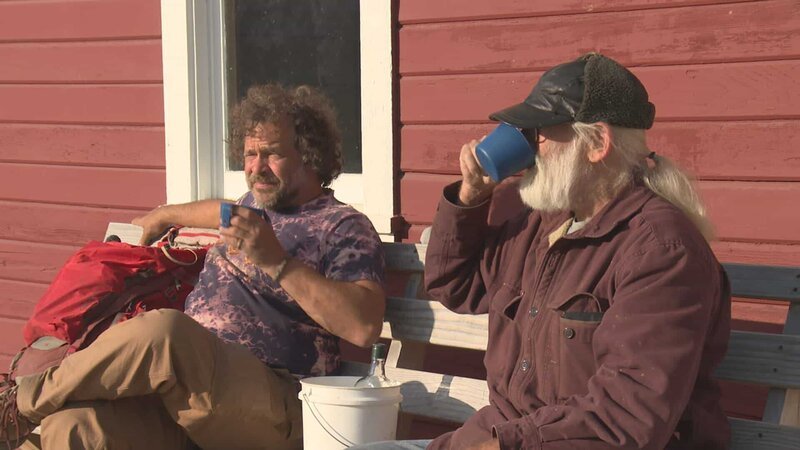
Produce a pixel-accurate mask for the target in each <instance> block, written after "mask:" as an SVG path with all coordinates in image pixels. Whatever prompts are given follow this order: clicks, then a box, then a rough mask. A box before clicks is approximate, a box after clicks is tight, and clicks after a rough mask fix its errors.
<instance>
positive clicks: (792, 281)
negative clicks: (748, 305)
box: [723, 263, 800, 302]
mask: <svg viewBox="0 0 800 450" xmlns="http://www.w3.org/2000/svg"><path fill="white" fill-rule="evenodd" d="M723 266H724V267H725V271H726V272H727V273H728V278H729V279H730V282H731V290H732V292H733V295H734V297H747V298H766V299H772V300H788V301H790V302H800V268H798V267H778V266H753V265H749V264H734V263H726V264H723Z"/></svg>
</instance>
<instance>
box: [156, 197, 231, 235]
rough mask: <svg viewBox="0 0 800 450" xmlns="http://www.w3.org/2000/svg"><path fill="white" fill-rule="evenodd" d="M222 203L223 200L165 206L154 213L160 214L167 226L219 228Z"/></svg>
mask: <svg viewBox="0 0 800 450" xmlns="http://www.w3.org/2000/svg"><path fill="white" fill-rule="evenodd" d="M220 203H221V200H199V201H196V202H191V203H182V204H179V205H164V206H161V207H159V208H157V209H156V210H154V212H157V214H159V216H160V218H161V220H162V222H163V223H165V224H177V225H184V226H187V227H200V228H218V227H219V204H220Z"/></svg>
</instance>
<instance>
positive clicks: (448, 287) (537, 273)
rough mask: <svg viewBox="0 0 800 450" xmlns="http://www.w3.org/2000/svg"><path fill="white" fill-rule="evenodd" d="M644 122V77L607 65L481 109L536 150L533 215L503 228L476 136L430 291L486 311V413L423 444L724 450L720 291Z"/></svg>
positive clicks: (687, 196)
mask: <svg viewBox="0 0 800 450" xmlns="http://www.w3.org/2000/svg"><path fill="white" fill-rule="evenodd" d="M654 115H655V107H654V106H653V105H652V104H651V103H650V102H649V101H648V94H647V91H646V90H645V88H644V86H643V85H642V84H641V82H640V81H639V80H638V79H637V78H636V77H635V76H634V75H633V74H632V73H631V72H629V71H628V70H627V69H626V68H624V67H623V66H621V65H619V64H618V63H616V62H615V61H613V60H611V59H609V58H607V57H604V56H602V55H599V54H588V55H585V56H583V57H581V58H579V59H577V60H575V61H572V62H569V63H566V64H562V65H559V66H557V67H555V68H553V69H551V70H549V71H547V72H545V73H544V74H543V75H542V77H541V79H540V80H539V81H538V83H537V84H536V86H535V87H534V88H533V91H532V92H531V94H530V95H529V96H528V97H527V98H526V99H525V101H524V102H523V103H520V104H518V105H514V106H511V107H510V108H507V109H504V110H502V111H499V112H496V113H494V114H492V115H491V116H490V117H491V118H492V119H494V120H499V121H503V122H506V123H509V124H511V125H514V126H516V127H518V128H520V129H521V130H523V134H524V135H526V136H528V137H529V139H530V140H531V141H532V142H531V144H532V147H533V148H534V149H536V148H538V151H537V154H536V161H535V166H534V167H532V168H530V169H528V170H527V172H526V173H525V174H524V177H523V179H522V181H521V183H520V185H519V192H520V196H521V198H522V201H523V203H524V204H525V205H526V206H527V207H528V208H526V209H524V210H521V211H519V212H518V214H517V215H516V216H515V217H513V218H511V219H510V220H508V221H506V222H504V223H503V224H502V225H500V226H497V227H492V226H490V225H489V224H488V223H487V218H488V215H489V206H490V204H491V202H492V200H491V196H492V193H493V191H494V189H495V184H494V183H493V182H492V181H491V180H490V179H489V178H488V177H487V176H485V174H484V172H483V171H482V170H481V167H480V166H479V164H478V161H477V159H476V157H475V148H476V146H477V144H478V141H472V142H470V143H469V144H466V145H465V146H464V147H463V148H462V149H461V155H460V163H461V173H462V181H460V182H458V183H455V184H453V185H450V186H447V187H446V188H445V189H444V196H443V198H442V199H441V201H440V203H439V207H438V211H437V213H436V217H435V219H434V223H433V229H432V231H431V236H430V241H429V244H428V249H427V258H426V263H425V284H426V287H427V289H428V292H429V293H430V295H431V296H432V297H433V298H434V299H436V300H438V301H440V302H441V303H442V304H444V305H445V306H446V307H447V308H449V309H451V310H453V311H455V312H458V313H464V314H484V313H488V314H489V342H488V348H487V351H486V355H485V358H484V363H485V366H486V372H487V383H488V387H489V392H490V397H489V399H490V405H489V406H486V407H484V408H482V409H481V410H479V411H478V412H477V413H476V414H474V415H473V416H472V417H471V418H470V419H468V420H467V421H466V423H464V424H463V426H462V427H461V428H459V429H458V430H456V431H454V432H451V433H447V434H445V435H443V436H440V437H439V438H437V439H435V440H434V441H433V442H432V443H429V445H428V446H427V448H428V449H436V450H439V449H459V450H466V449H504V450H505V449H536V450H540V449H541V450H556V449H559V450H560V449H576V450H578V449H580V450H595V449H596V450H600V449H603V450H605V449H653V450H656V449H658V450H661V449H664V448H669V449H679V448H680V449H723V448H727V446H728V441H729V434H730V431H729V426H728V421H727V420H726V418H725V415H724V414H723V412H722V409H721V407H720V404H719V388H718V386H717V383H716V382H715V381H714V379H713V378H712V373H713V370H714V368H715V367H716V366H717V364H719V362H720V361H721V360H722V357H723V355H724V353H725V351H726V348H727V342H728V336H729V331H730V330H729V328H730V293H729V286H728V282H727V279H726V276H725V273H724V271H723V269H722V268H721V266H720V264H719V263H718V262H717V260H716V259H715V257H714V254H713V253H712V251H711V249H710V248H709V245H708V243H707V238H708V237H709V236H710V227H709V225H708V222H707V220H706V219H705V215H704V210H703V207H702V206H701V204H700V202H699V200H698V197H697V195H696V194H695V191H694V190H693V188H692V185H691V183H690V181H689V179H688V178H687V177H686V176H685V175H684V174H683V173H681V172H680V171H679V170H678V169H677V168H676V167H675V166H674V165H673V164H671V163H670V162H669V161H668V160H667V159H666V158H665V157H663V156H659V155H655V154H654V153H653V152H651V151H650V150H649V149H648V148H647V146H646V145H645V132H644V130H645V129H649V128H650V127H651V125H652V124H653V119H654ZM426 444H428V443H427V442H406V443H392V444H389V443H387V444H380V445H376V446H373V447H369V446H366V447H364V448H365V449H367V448H374V449H395V448H396V449H400V448H404V449H405V448H421V447H424V446H425V445H426Z"/></svg>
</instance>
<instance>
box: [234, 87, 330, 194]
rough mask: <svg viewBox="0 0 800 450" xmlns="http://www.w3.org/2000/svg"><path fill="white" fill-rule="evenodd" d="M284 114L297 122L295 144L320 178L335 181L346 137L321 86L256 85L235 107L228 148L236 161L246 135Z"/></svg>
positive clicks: (242, 148)
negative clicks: (318, 87) (343, 138)
mask: <svg viewBox="0 0 800 450" xmlns="http://www.w3.org/2000/svg"><path fill="white" fill-rule="evenodd" d="M284 117H288V118H289V119H291V121H292V123H293V125H294V132H295V136H296V137H295V146H296V148H297V151H298V152H300V155H301V157H302V158H303V164H305V165H306V166H308V167H310V168H311V169H312V170H313V171H314V173H316V174H317V176H318V177H319V179H320V182H321V183H322V186H328V185H330V184H331V181H333V180H334V179H335V178H336V177H337V176H339V173H341V171H342V137H341V133H340V132H339V127H338V125H337V123H336V110H335V109H334V108H333V105H332V104H331V101H330V99H329V98H328V97H327V96H326V95H325V94H324V93H322V92H321V91H320V90H318V89H316V88H314V87H311V86H307V85H302V86H297V87H284V86H281V85H279V84H272V83H271V84H266V85H258V86H253V87H251V88H249V89H248V90H247V96H245V98H243V99H242V100H241V101H240V102H239V104H238V105H236V106H235V107H234V108H233V110H232V111H231V116H230V126H229V137H228V144H229V145H228V151H229V152H231V157H232V158H233V160H234V161H236V162H238V163H239V164H241V163H242V162H243V158H244V138H245V136H247V135H248V134H249V133H251V132H252V131H253V130H254V129H255V128H256V127H257V126H258V125H259V124H261V123H276V122H278V121H279V120H281V119H282V118H284Z"/></svg>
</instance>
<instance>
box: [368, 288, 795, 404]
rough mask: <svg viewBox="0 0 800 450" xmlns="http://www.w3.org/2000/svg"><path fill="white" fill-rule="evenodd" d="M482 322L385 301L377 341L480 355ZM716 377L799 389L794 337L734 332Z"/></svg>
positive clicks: (419, 304) (429, 305) (433, 305)
mask: <svg viewBox="0 0 800 450" xmlns="http://www.w3.org/2000/svg"><path fill="white" fill-rule="evenodd" d="M487 320H488V318H487V316H486V315H479V316H473V315H461V314H456V313H454V312H452V311H449V310H448V309H447V308H445V307H444V306H442V305H441V304H439V303H438V302H434V301H426V300H418V299H408V298H399V297H391V298H389V299H388V305H387V309H386V321H387V322H386V323H384V330H383V333H382V337H384V338H388V339H397V340H400V341H413V342H424V343H427V344H435V345H443V346H447V347H458V348H468V349H473V350H484V351H485V350H486V342H487V336H488V334H487V330H488V324H487ZM716 375H717V377H719V378H721V379H724V380H735V381H742V382H747V383H756V384H761V385H767V386H775V387H785V388H800V336H792V335H785V334H765V333H749V332H744V331H734V332H732V333H731V341H730V346H729V348H728V353H727V355H726V356H725V359H724V360H723V361H722V364H720V366H719V367H718V368H717V372H716Z"/></svg>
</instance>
